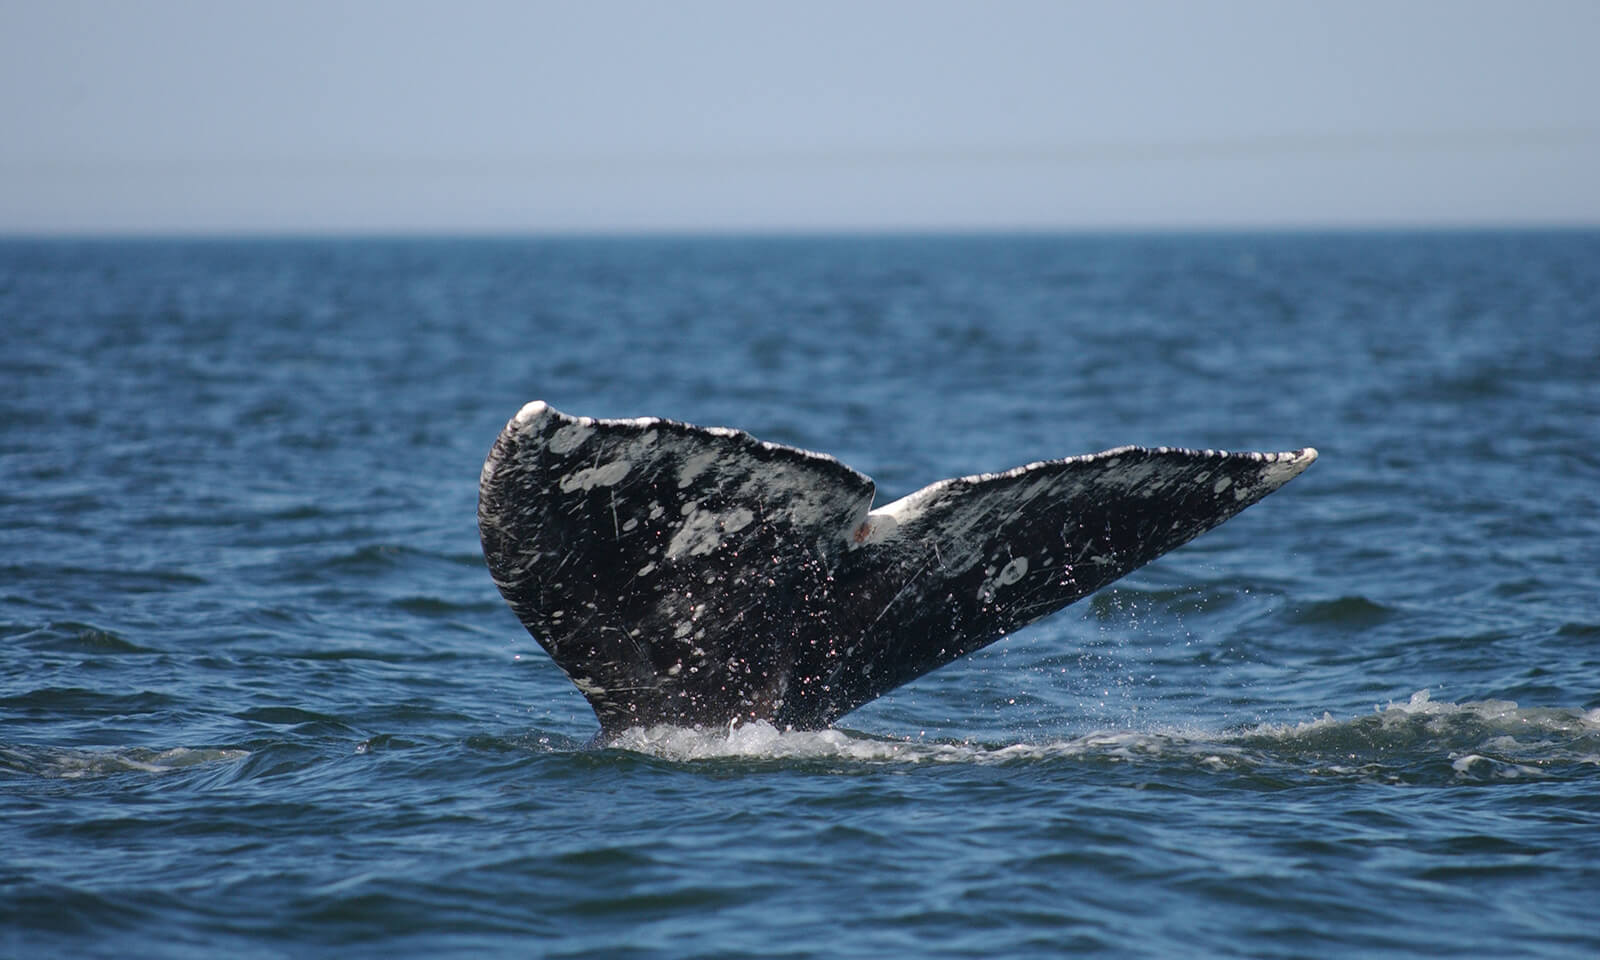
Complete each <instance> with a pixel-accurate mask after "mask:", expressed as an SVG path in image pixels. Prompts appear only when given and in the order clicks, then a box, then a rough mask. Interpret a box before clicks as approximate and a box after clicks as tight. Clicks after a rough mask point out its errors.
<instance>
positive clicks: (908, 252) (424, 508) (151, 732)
mask: <svg viewBox="0 0 1600 960" xmlns="http://www.w3.org/2000/svg"><path fill="white" fill-rule="evenodd" d="M0 387H3V389H0V955H3V956H5V957H17V958H24V957H26V958H33V957H49V956H62V957H118V958H121V957H194V958H202V957H204V958H211V957H217V956H229V957H241V958H253V957H295V958H307V957H309V958H322V957H327V958H334V957H362V956H371V957H377V956H381V957H397V956H423V957H456V956H459V957H468V956H470V957H484V956H547V957H605V958H611V957H619V958H656V957H661V958H667V957H729V958H731V957H756V956H760V957H785V958H802V957H817V958H854V957H861V958H865V957H887V956H936V957H1054V956H1061V955H1064V954H1072V953H1082V954H1093V955H1105V956H1126V957H1149V956H1192V955H1208V956H1251V957H1312V956H1315V957H1334V956H1352V957H1353V956H1360V957H1423V956H1439V955H1448V956H1458V957H1485V958H1498V957H1508V956H1529V957H1573V958H1579V957H1582V958H1589V957H1593V956H1596V955H1597V954H1600V233H1595V232H1553V233H1488V232H1485V233H1454V234H1451V233H1445V234H1422V233H1419V234H1407V233H1372V234H1363V233H1347V234H1329V235H1318V234H1263V235H1245V234H1238V235H1233V234H1218V235H1174V236H1137V235H1117V236H1061V237H1051V236H1025V237H1006V236H962V237H796V238H761V237H720V238H719V237H682V238H674V237H652V238H554V239H519V238H500V239H488V238H477V239H474V238H463V239H443V238H441V239H377V238H370V239H304V240H301V239H239V240H234V239H194V240H178V239H159V240H158V239H97V240H70V239H50V240H30V239H11V240H4V241H0ZM533 399H544V400H547V401H549V402H550V403H552V404H553V405H555V406H557V407H558V408H560V409H562V410H565V411H567V412H569V413H573V414H588V415H595V416H641V415H657V416H666V417H671V418H675V419H680V420H688V421H691V422H696V423H701V424H706V425H727V426H734V427H739V428H742V429H745V430H748V431H750V432H752V433H754V434H755V435H756V436H758V437H761V438H762V439H766V440H774V441H781V442H785V443H790V444H797V445H800V446H803V447H807V448H811V449H815V450H820V451H824V452H827V453H831V454H833V455H835V456H837V457H839V458H840V459H842V460H844V461H845V462H846V463H848V464H850V465H852V466H854V467H856V468H858V469H860V470H862V471H863V472H865V473H867V474H869V475H871V476H873V477H874V478H875V479H876V480H877V482H878V489H879V502H880V503H883V502H887V501H889V500H891V499H894V498H896V497H899V496H901V495H903V494H905V493H908V492H910V491H911V490H913V489H916V488H917V487H920V486H922V485H923V484H926V483H929V482H932V481H934V480H937V479H940V478H943V477H948V476H955V475H960V474H968V473H976V472H986V471H993V470H999V469H1004V468H1008V467H1012V466H1016V465H1018V464H1022V463H1025V462H1028V461H1033V460H1039V459H1048V458H1053V457H1060V456H1066V455H1070V454H1076V453H1084V452H1089V451H1094V450H1099V449H1103V448H1106V447H1111V446H1116V445H1121V444H1127V443H1138V444H1147V445H1175V446H1190V447H1216V448H1226V449H1261V450H1286V449H1293V448H1296V447H1300V446H1306V445H1311V446H1316V447H1317V448H1319V449H1320V451H1321V453H1322V457H1321V460H1320V461H1319V462H1318V463H1316V464H1315V465H1314V466H1312V468H1311V469H1310V470H1308V471H1307V472H1306V473H1305V474H1304V475H1303V476H1301V477H1299V478H1298V479H1296V480H1295V481H1293V482H1292V483H1290V484H1289V485H1288V486H1287V487H1285V488H1284V489H1283V490H1281V491H1279V492H1278V493H1275V494H1273V495H1272V496H1271V497H1269V498H1267V499H1266V500H1265V501H1263V502H1262V503H1260V504H1258V505H1256V506H1254V507H1252V508H1250V509H1249V510H1247V511H1245V512H1244V513H1243V514H1241V515H1240V516H1238V517H1237V518H1235V519H1233V520H1231V521H1229V522H1228V523H1227V524H1225V525H1224V526H1222V527H1220V528H1219V529H1217V530H1215V531H1213V532H1211V533H1209V534H1206V535H1205V536H1203V537H1201V538H1200V539H1198V540H1196V541H1195V542H1193V543H1191V544H1189V545H1188V546H1186V547H1183V548H1181V549H1179V550H1178V551H1176V552H1175V553H1172V554H1169V555H1168V556H1167V557H1165V558H1163V559H1161V560H1159V561H1157V562H1156V563H1154V564H1152V565H1150V566H1148V567H1146V568H1144V569H1142V570H1140V571H1138V572H1136V573H1134V574H1133V575H1131V576H1129V577H1128V578H1126V579H1125V580H1123V581H1121V582H1120V583H1119V584H1118V585H1116V586H1115V587H1113V588H1110V589H1107V590H1104V591H1102V592H1101V593H1099V594H1097V595H1095V596H1093V597H1091V598H1089V599H1087V600H1084V601H1082V602H1080V603H1078V604H1077V605H1075V606H1072V607H1069V608H1067V609H1066V610H1064V611H1062V612H1061V613H1059V614H1056V615H1055V616H1053V617H1051V618H1049V619H1047V620H1044V621H1042V622H1040V623H1037V624H1035V625H1033V626H1031V627H1029V628H1027V629H1025V630H1022V631H1020V632H1018V633H1016V634H1014V635H1013V636H1011V637H1008V638H1006V639H1005V640H1003V641H1001V642H1000V643H998V644H996V645H994V646H992V647H989V648H988V649H986V650H984V651H982V652H980V653H978V654H976V655H974V656H972V657H970V658H968V659H966V660H963V661H960V662H958V663H955V664H952V665H950V666H949V667H946V668H945V669H942V670H940V671H937V672H935V673H933V674H931V675H929V676H926V677H924V678H922V679H920V680H918V681H916V682H914V683H912V684H910V685H908V686H906V687H903V688H901V689H900V690H898V691H896V692H894V693H892V694H890V695H889V696H887V697H884V698H883V699H881V700H879V701H877V702H874V703H872V704H869V705H868V706H866V707H864V708H862V709H860V710H858V711H856V712H855V713H852V714H850V715H848V716H846V717H845V718H844V719H843V721H842V722H841V723H840V724H839V726H838V727H837V728H836V729H832V730H828V731H825V732H821V733H793V732H780V731H778V730H775V729H773V728H771V727H768V726H765V725H762V724H755V725H749V726H743V727H737V728H735V729H733V730H731V731H729V730H698V731H697V730H685V729H653V730H633V731H629V732H628V733H627V734H625V735H623V736H622V737H621V739H620V740H618V741H617V742H614V743H601V742H595V735H596V732H597V730H598V725H597V724H596V722H595V719H594V716H593V714H592V712H591V711H590V710H589V708H588V705H587V704H586V703H585V702H584V700H583V699H582V697H581V696H580V695H579V694H578V692H577V691H576V690H575V689H574V688H573V687H572V685H571V684H569V683H568V682H567V680H566V679H565V678H564V677H563V676H562V674H561V673H560V671H559V670H558V669H557V668H556V667H555V666H554V665H553V664H552V663H551V662H550V660H549V659H548V658H547V657H546V656H545V655H544V653H543V651H542V650H541V649H540V648H539V646H538V645H537V644H536V643H535V641H534V640H533V639H532V638H531V637H529V636H528V635H527V633H526V632H525V631H524V630H523V629H522V627H521V626H520V625H519V624H518V622H517V620H516V619H515V618H514V617H513V616H512V614H511V613H510V611H509V609H508V608H507V607H506V605H505V604H504V603H503V602H502V600H501V599H500V597H499V595H498V593H497V592H496V590H495V587H494V585H493V583H492V582H491V581H490V579H489V576H488V573H487V571H486V570H485V568H484V565H483V561H482V556H481V554H480V552H479V547H478V539H477V530H476V522H475V508H476V496H477V481H478V472H479V468H480V466H481V464H482V461H483V457H484V455H485V453H486V452H487V451H488V449H489V445H490V443H491V442H492V441H493V440H494V437H495V435H496V434H497V433H498V431H499V430H500V428H501V427H502V426H503V425H504V424H505V422H506V420H507V419H508V418H510V417H511V416H512V415H513V414H515V413H516V411H517V409H518V408H519V407H520V406H522V404H523V403H525V402H527V401H529V400H533Z"/></svg>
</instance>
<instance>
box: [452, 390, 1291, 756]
mask: <svg viewBox="0 0 1600 960" xmlns="http://www.w3.org/2000/svg"><path fill="white" fill-rule="evenodd" d="M1316 457H1317V452H1316V450H1314V449H1311V448H1309V447H1308V448H1306V449H1303V450H1297V451H1292V452H1288V453H1227V452H1224V451H1218V450H1182V449H1169V448H1158V449H1147V448H1142V447H1119V448H1117V449H1115V450H1107V451H1105V452H1103V453H1096V454H1090V455H1086V456H1079V457H1069V458H1067V459H1065V460H1050V461H1044V462H1040V463H1032V464H1028V465H1027V466H1023V467H1017V468H1016V469H1014V470H1008V471H1006V472H1004V473H992V474H982V475H978V476H970V477H958V478H955V479H951V480H942V481H940V482H938V483H935V484H933V485H931V486H928V487H925V488H923V489H921V490H918V491H917V492H915V493H913V494H911V495H909V496H907V497H904V498H903V499H900V500H897V501H895V502H894V503H891V504H888V505H886V506H883V507H879V508H877V509H876V510H874V509H871V507H872V497H873V483H872V481H871V480H870V479H869V478H868V477H866V476H864V475H863V474H861V473H858V472H856V471H855V470H852V469H850V468H849V467H847V466H845V465H844V464H842V463H840V462H839V461H838V460H836V459H834V458H833V457H830V456H826V455H824V454H820V453H812V452H810V451H806V450H801V449H798V448H795V447H788V446H783V445H781V444H775V443H765V442H762V441H760V440H757V439H756V438H754V437H752V436H750V435H749V434H747V433H744V432H742V431H738V430H729V429H725V428H706V427H697V426H693V425H690V424H686V423H678V422H675V421H672V420H661V419H656V418H642V419H637V420H597V419H594V418H591V417H571V416H568V415H566V414H564V413H561V412H560V411H558V410H555V409H553V408H552V407H550V406H549V405H547V404H545V403H542V402H537V401H536V402H534V403H530V404H528V405H527V406H525V407H523V408H522V410H521V411H520V412H518V414H517V415H516V416H515V417H514V418H512V419H511V421H510V422H509V423H507V424H506V427H505V429H504V430H503V431H501V433H500V436H499V438H498V439H496V440H495V443H494V447H493V448H492V449H491V450H490V451H489V456H488V458H487V459H486V460H485V461H484V464H483V474H482V477H481V480H480V484H479V491H478V529H479V533H480V535H481V537H482V540H483V553H484V557H485V559H486V560H487V561H488V565H489V571H490V573H491V574H492V575H493V577H494V582H495V584H496V585H497V586H498V587H499V588H500V593H501V594H502V595H503V596H504V597H505V598H506V600H507V602H509V603H510V604H511V609H512V610H513V611H515V613H516V615H517V617H518V619H520V620H521V621H522V623H523V625H524V626H526V627H527V629H528V632H529V633H531V634H532V635H533V637H534V638H535V639H536V640H538V641H539V643H540V644H541V645H542V646H543V647H544V649H545V650H546V651H548V652H549V654H550V657H551V659H553V660H554V661H555V662H556V664H557V665H558V666H560V667H561V669H562V670H563V671H565V672H566V674H567V676H568V677H570V678H571V679H572V682H573V683H574V684H576V685H577V687H578V689H579V690H580V691H582V693H583V695H584V696H585V697H586V698H588V700H589V703H590V704H591V705H592V706H593V707H594V712H595V714H596V715H597V716H598V717H599V719H600V728H601V733H602V735H603V736H614V735H616V734H618V733H621V732H622V731H623V730H625V729H627V728H629V727H632V726H648V725H653V724H677V725H703V726H727V725H728V724H730V723H732V722H734V721H736V720H755V719H760V720H766V721H769V722H771V723H772V724H774V725H775V726H777V727H779V728H780V729H781V728H785V727H790V728H795V729H817V728H821V727H825V726H827V725H828V724H830V723H832V722H833V721H834V720H836V719H838V718H839V717H841V716H843V715H844V714H846V713H848V712H849V711H851V710H853V709H855V708H856V707H859V706H861V705H862V704H864V703H866V702H868V701H870V700H872V699H874V698H876V697H878V696H881V695H882V694H884V693H886V692H888V691H889V690H892V689H894V688H895V687H898V686H900V685H901V684H903V683H905V682H907V681H909V680H912V679H915V678H916V677H919V676H921V675H922V674H924V673H927V672H928V671H930V670H933V669H935V668H937V667H939V666H941V665H943V664H946V663H949V662H950V661H951V660H954V659H956V658H957V657H960V656H962V655H964V654H967V653H971V652H972V651H974V650H977V649H978V648H980V647H983V646H985V645H987V644H989V643H992V642H994V641H995V640H997V639H999V638H1000V637H1001V636H1003V635H1004V634H1006V633H1008V632H1010V631H1012V630H1015V629H1017V628H1019V627H1022V626H1025V625H1026V624H1029V623H1032V622H1033V621H1035V620H1038V619H1039V618H1041V617H1043V616H1046V615H1047V614H1050V613H1053V612H1055V611H1056V610H1059V609H1061V608H1062V607H1065V606H1066V605H1067V604H1069V603H1072V602H1073V601H1074V600H1077V599H1079V598H1081V597H1084V596H1087V595H1088V594H1090V593H1093V592H1094V591H1096V590H1098V589H1100V588H1101V587H1103V586H1105V585H1106V584H1108V583H1111V582H1112V581H1113V580H1116V579H1117V578H1118V577H1121V576H1123V575H1124V574H1127V573H1128V572H1130V571H1132V570H1135V569H1137V568H1139V567H1141V566H1143V565H1144V564H1146V563H1149V562H1150V561H1151V560H1154V559H1155V558H1156V557H1159V556H1160V555H1161V554H1163V553H1166V552H1167V551H1168V550H1171V549H1173V548H1175V547H1178V546H1181V545H1183V544H1184V543H1187V542H1188V541H1189V540H1191V539H1193V538H1194V537H1196V536H1198V535H1200V534H1201V533H1204V532H1205V531H1207V530H1210V529H1211V528H1212V527H1215V526H1217V525H1218V524H1220V523H1222V522H1223V521H1224V520H1227V519H1228V518H1229V517H1231V516H1233V515H1234V514H1236V513H1238V512H1239V511H1241V510H1243V509H1244V508H1245V507H1248V506H1249V505H1250V504H1252V503H1255V502H1256V501H1257V500H1260V499H1261V498H1262V497H1265V496H1266V495H1267V494H1269V493H1271V492H1272V491H1274V490H1276V489H1278V488H1279V487H1281V486H1283V485H1284V484H1285V483H1287V482H1288V481H1289V480H1291V479H1292V478H1294V477H1295V476H1296V475H1298V474H1299V473H1300V472H1301V471H1302V470H1304V469H1305V468H1306V467H1307V466H1309V465H1310V464H1311V462H1312V461H1313V460H1315V459H1316Z"/></svg>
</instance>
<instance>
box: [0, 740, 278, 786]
mask: <svg viewBox="0 0 1600 960" xmlns="http://www.w3.org/2000/svg"><path fill="white" fill-rule="evenodd" d="M249 755H250V751H248V750H231V749H222V748H214V747H203V748H195V747H170V748H167V749H154V748H150V747H126V748H120V749H114V750H88V749H63V748H53V747H46V748H40V747H21V746H3V745H0V770H3V771H6V772H9V773H16V774H26V775H31V776H35V777H42V778H45V779H58V780H80V779H85V778H93V777H106V776H111V775H113V774H118V773H130V772H132V773H150V774H166V773H174V772H177V771H179V770H186V769H189V768H191V767H196V766H201V765H205V764H213V763H224V762H227V761H231V760H242V759H244V758H245V757H248V756H249Z"/></svg>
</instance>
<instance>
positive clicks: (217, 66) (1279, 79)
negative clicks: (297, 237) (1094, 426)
mask: <svg viewBox="0 0 1600 960" xmlns="http://www.w3.org/2000/svg"><path fill="white" fill-rule="evenodd" d="M1502 223H1585V224H1597V223H1600V0H1570V2H1558V0H1521V2H1496V3H1488V2H1468V0H1451V2H1434V0H1416V2H1407V0H1386V2H1370V3H1369V2H1352V0H1338V2H1327V3H1309V2H1292V0H1261V2H1245V0H1240V2H1222V0H1216V2H1199V0H1196V2H1126V0H1123V2H1112V0H1105V2H1099V3H1078V2H1066V0H1062V2H1044V0H1037V2H1024V0H1016V2H1004V0H998V2H997V0H987V2H981V3H980V2H971V3H945V2H929V0H924V2H914V3H913V2H905V3H902V2H873V0H855V2H819V0H807V2H804V3H800V2H785V3H764V2H757V0H744V2H695V0H662V2H654V3H649V2H637V3H621V2H578V0H574V2H570V3H539V2H523V3H517V2H497V0H478V2H471V0H466V2H461V0H458V2H451V3H420V2H396V0H388V2H338V0H331V2H330V0H315V2H298V0H293V2H286V0H272V2H260V3H255V2H244V0H239V2H231V0H193V2H175V0H126V2H122V0H106V2H63V0H0V231H11V232H15V231H37V230H46V231H80V230H117V231H126V230H160V231H170V230H205V231H214V230H362V231H365V230H396V229H399V230H485V229H487V230H531V231H552V230H570V229H597V230H616V229H622V230H626V229H640V228H645V229H692V230H703V229H713V230H714V229H751V228H755V229H791V228H798V229H837V228H844V229H853V228H887V229H906V228H911V229H916V228H1009V227H1022V228H1085V227H1088V228H1093V227H1105V226H1122V227H1160V226H1175V227H1194V226H1279V225H1308V226H1314V225H1362V224H1379V225H1451V224H1502Z"/></svg>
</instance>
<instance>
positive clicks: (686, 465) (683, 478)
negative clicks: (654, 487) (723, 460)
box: [678, 450, 720, 490]
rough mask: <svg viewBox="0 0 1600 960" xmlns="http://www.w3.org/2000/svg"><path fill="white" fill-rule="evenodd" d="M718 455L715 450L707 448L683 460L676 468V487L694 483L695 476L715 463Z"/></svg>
mask: <svg viewBox="0 0 1600 960" xmlns="http://www.w3.org/2000/svg"><path fill="white" fill-rule="evenodd" d="M719 455H720V454H719V452H718V451H716V450H707V451H706V452H705V453H697V454H695V455H694V456H692V457H690V458H688V459H687V460H685V461H683V465H682V466H681V467H679V468H678V489H679V490H683V489H686V488H687V487H688V486H689V484H691V483H694V480H695V478H696V477H698V476H700V474H702V473H705V471H706V467H709V466H711V465H712V464H713V463H715V462H716V461H717V457H718V456H719Z"/></svg>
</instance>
